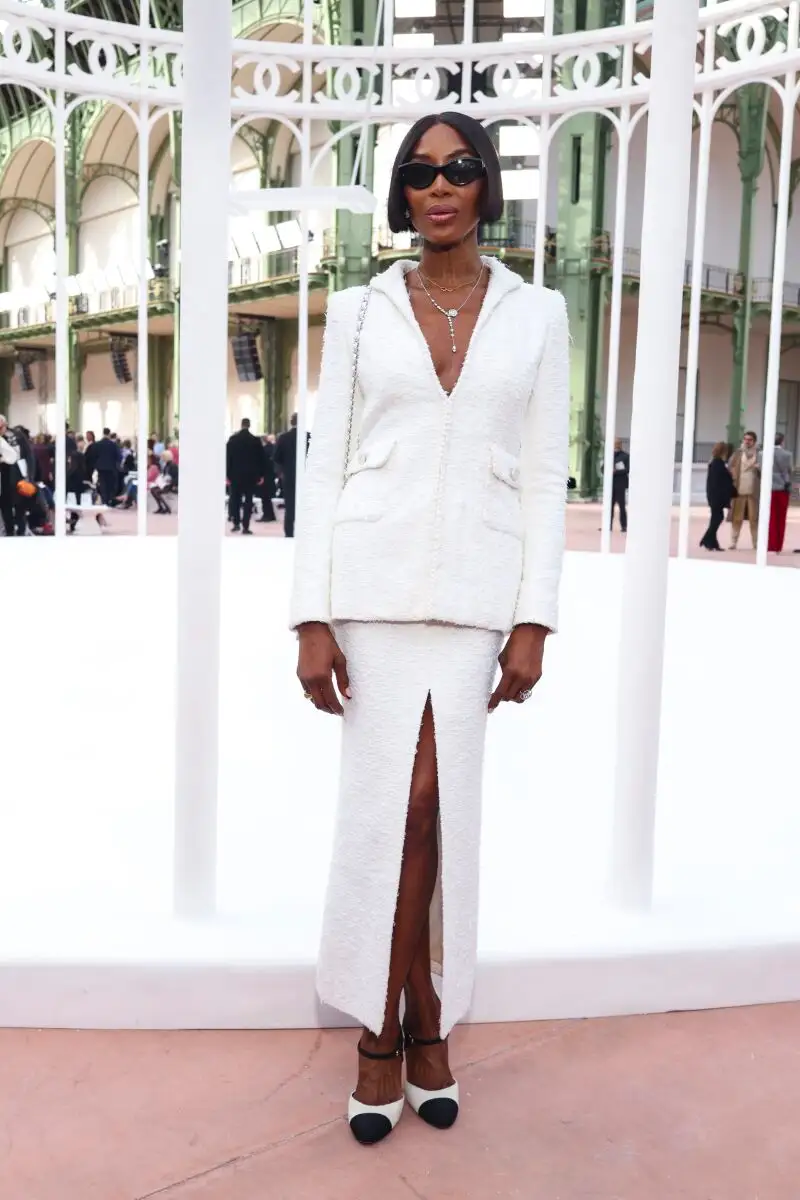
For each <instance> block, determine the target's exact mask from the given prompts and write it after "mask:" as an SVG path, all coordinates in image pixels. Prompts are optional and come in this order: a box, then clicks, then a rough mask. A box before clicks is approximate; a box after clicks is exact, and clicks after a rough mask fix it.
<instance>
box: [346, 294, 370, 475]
mask: <svg viewBox="0 0 800 1200" xmlns="http://www.w3.org/2000/svg"><path fill="white" fill-rule="evenodd" d="M371 292H372V285H371V284H367V286H366V288H365V289H364V295H363V297H362V298H361V306H360V308H359V310H358V319H357V320H356V333H355V337H354V338H353V377H352V379H351V381H350V412H349V413H348V416H347V442H346V444H345V455H344V479H347V468H348V466H349V465H350V456H351V454H352V450H353V446H352V441H353V411H354V409H355V404H356V387H357V386H358V351H359V347H360V346H361V330H362V329H363V328H364V318H365V317H366V315H367V306H368V305H369V297H370V293H371Z"/></svg>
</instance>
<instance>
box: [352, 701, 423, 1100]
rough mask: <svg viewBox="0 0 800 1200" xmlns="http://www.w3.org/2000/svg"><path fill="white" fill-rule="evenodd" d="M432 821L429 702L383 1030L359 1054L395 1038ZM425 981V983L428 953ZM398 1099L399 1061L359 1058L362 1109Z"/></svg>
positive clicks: (418, 925)
mask: <svg viewBox="0 0 800 1200" xmlns="http://www.w3.org/2000/svg"><path fill="white" fill-rule="evenodd" d="M438 820H439V788H438V783H437V778H436V740H435V736H434V729H433V710H432V708H431V702H430V697H429V698H428V701H427V703H426V705H425V711H424V713H423V716H422V724H421V726H420V735H419V742H418V744H417V753H416V758H415V760H414V770H413V773H412V777H411V792H410V795H409V802H408V818H407V821H406V836H405V843H404V845H403V863H402V867H401V870H400V886H399V890H398V895H397V911H396V914H395V922H394V933H393V936H392V952H391V958H390V962H389V983H388V988H387V995H386V1013H385V1017H384V1023H383V1029H382V1030H381V1032H380V1035H379V1036H378V1037H375V1035H374V1034H372V1033H369V1032H368V1031H365V1032H364V1033H363V1035H362V1038H361V1045H362V1046H363V1047H364V1049H365V1050H370V1051H372V1052H373V1053H379V1054H381V1053H387V1052H389V1051H390V1050H393V1049H394V1047H395V1046H396V1045H397V1043H398V1040H399V1038H400V996H401V994H402V992H403V988H404V987H405V984H406V980H407V979H408V976H409V972H410V971H411V968H412V964H413V963H414V961H415V956H416V955H417V953H418V951H419V946H420V939H421V936H422V934H423V931H424V932H425V933H426V934H427V926H428V913H429V909H430V904H431V897H432V896H433V889H434V887H435V885H436V869H437V865H438V840H437V829H438ZM428 978H429V979H430V952H429V953H428ZM437 1026H438V1019H437ZM413 1032H415V1033H419V1034H420V1036H423V1034H422V1031H421V1030H418V1029H415V1030H414V1031H413ZM439 1086H441V1085H439ZM402 1094H403V1088H402V1075H401V1063H400V1060H399V1059H391V1060H389V1061H388V1062H373V1061H371V1060H369V1059H365V1058H359V1078H358V1087H357V1088H356V1092H355V1097H356V1099H357V1100H360V1101H361V1103H362V1104H373V1105H374V1104H390V1103H391V1102H392V1101H393V1100H399V1098H400V1097H401V1095H402Z"/></svg>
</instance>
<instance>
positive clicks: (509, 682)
mask: <svg viewBox="0 0 800 1200" xmlns="http://www.w3.org/2000/svg"><path fill="white" fill-rule="evenodd" d="M549 632H550V631H549V629H546V628H545V627H544V625H517V626H516V627H515V628H514V629H512V631H511V635H510V637H509V639H508V641H507V642H506V644H505V646H504V647H503V649H502V651H501V652H500V656H499V657H498V660H497V661H498V662H499V663H500V667H501V670H502V675H501V676H500V682H499V683H498V685H497V687H496V688H495V689H494V691H493V692H492V696H491V699H490V700H489V712H494V710H495V709H496V708H497V706H498V704H499V703H500V702H501V700H513V701H515V702H516V703H517V704H522V703H524V701H525V700H527V699H528V696H529V695H530V693H531V690H532V689H533V688H535V687H536V684H537V683H538V682H539V680H540V679H541V677H542V659H543V657H544V643H545V639H546V638H547V635H548V633H549Z"/></svg>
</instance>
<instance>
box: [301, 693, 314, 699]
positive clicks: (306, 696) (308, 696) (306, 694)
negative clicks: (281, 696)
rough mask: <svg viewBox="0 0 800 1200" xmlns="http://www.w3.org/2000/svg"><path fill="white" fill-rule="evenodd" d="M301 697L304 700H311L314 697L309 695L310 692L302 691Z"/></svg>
mask: <svg viewBox="0 0 800 1200" xmlns="http://www.w3.org/2000/svg"><path fill="white" fill-rule="evenodd" d="M303 699H304V700H313V699H314V697H313V696H312V695H311V692H303Z"/></svg>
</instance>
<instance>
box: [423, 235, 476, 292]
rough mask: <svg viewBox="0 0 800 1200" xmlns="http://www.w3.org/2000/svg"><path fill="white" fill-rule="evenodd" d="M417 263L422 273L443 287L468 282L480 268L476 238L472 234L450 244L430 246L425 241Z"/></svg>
mask: <svg viewBox="0 0 800 1200" xmlns="http://www.w3.org/2000/svg"><path fill="white" fill-rule="evenodd" d="M419 265H420V267H421V268H422V273H423V275H427V277H428V279H432V280H434V281H435V282H436V283H441V284H442V286H443V287H454V286H455V285H456V284H459V283H468V282H470V281H471V280H473V279H474V278H475V276H476V275H477V274H478V272H479V271H480V269H481V256H480V254H479V253H478V241H477V238H475V237H474V236H473V237H471V238H469V240H467V241H463V242H458V243H456V244H455V245H452V246H431V245H430V244H429V243H428V242H425V244H424V245H423V247H422V257H421V259H420V264H419Z"/></svg>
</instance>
